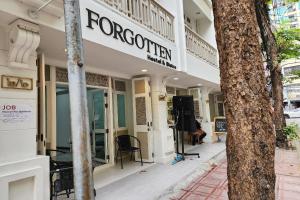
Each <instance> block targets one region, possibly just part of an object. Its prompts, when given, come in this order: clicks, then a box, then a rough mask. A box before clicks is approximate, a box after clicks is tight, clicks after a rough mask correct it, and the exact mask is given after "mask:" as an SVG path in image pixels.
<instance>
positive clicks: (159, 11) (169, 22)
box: [99, 0, 174, 42]
mask: <svg viewBox="0 0 300 200" xmlns="http://www.w3.org/2000/svg"><path fill="white" fill-rule="evenodd" d="M99 1H102V2H105V3H106V4H107V5H109V6H110V7H112V8H113V9H115V10H118V11H119V12H121V13H123V14H125V15H126V16H128V17H130V18H132V19H133V20H135V21H137V22H138V23H140V24H142V25H144V26H146V27H147V28H148V29H150V30H152V31H154V32H156V33H158V34H159V35H161V36H163V37H164V38H166V39H168V40H170V41H172V42H173V41H174V26H173V24H174V16H173V15H172V14H171V13H169V12H168V11H167V10H165V9H164V8H163V7H162V6H160V5H159V4H158V3H157V2H155V1H154V0H99Z"/></svg>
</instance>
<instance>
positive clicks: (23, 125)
mask: <svg viewBox="0 0 300 200" xmlns="http://www.w3.org/2000/svg"><path fill="white" fill-rule="evenodd" d="M46 2H47V1H44V0H26V1H25V0H2V1H0V75H1V88H0V106H1V113H0V190H1V193H0V199H14V200H15V199H36V200H40V199H49V157H48V156H46V150H47V149H52V150H54V149H61V150H67V151H71V149H72V148H71V147H72V140H71V131H70V115H69V112H70V111H69V91H68V78H67V69H66V49H65V34H64V16H63V13H64V12H63V3H62V1H60V0H53V1H51V2H50V3H49V4H47V5H46ZM43 5H45V7H43V8H42V9H40V10H39V11H37V9H38V8H40V7H42V6H43ZM211 6H212V5H211V2H210V1H209V0H191V1H183V0H175V1H172V3H170V2H169V1H166V0H80V8H81V14H80V15H81V26H82V36H83V41H84V55H85V62H84V65H85V69H86V79H87V98H88V99H87V101H88V109H89V124H90V129H91V133H90V135H91V140H92V141H93V142H92V154H93V155H94V157H95V158H96V159H97V160H98V161H99V162H101V163H102V165H101V166H99V167H98V168H97V170H105V169H106V168H109V167H112V166H114V165H115V143H114V138H115V137H116V136H118V135H122V134H129V135H133V136H136V137H137V138H139V139H140V141H141V143H142V154H143V158H144V160H145V161H147V162H156V163H166V162H169V161H170V160H172V159H173V158H174V155H175V150H174V138H173V130H172V129H171V128H170V125H171V124H172V122H173V119H172V113H171V110H172V96H174V95H193V97H194V108H195V115H196V118H197V119H198V120H199V121H201V124H202V128H203V129H204V130H205V131H206V132H207V133H208V136H207V137H206V138H205V140H206V141H207V142H210V141H211V138H212V131H213V127H212V120H213V118H214V116H220V115H221V116H224V106H223V100H222V95H220V88H219V87H220V86H219V84H220V78H219V68H218V53H217V49H216V41H215V32H214V24H213V14H212V7H211ZM95 180H97V178H95ZM95 187H96V189H97V183H96V182H95Z"/></svg>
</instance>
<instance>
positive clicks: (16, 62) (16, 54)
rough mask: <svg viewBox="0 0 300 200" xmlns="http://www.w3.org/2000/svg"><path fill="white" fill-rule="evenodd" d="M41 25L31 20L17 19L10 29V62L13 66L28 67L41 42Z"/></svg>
mask: <svg viewBox="0 0 300 200" xmlns="http://www.w3.org/2000/svg"><path fill="white" fill-rule="evenodd" d="M39 31H40V29H39V26H38V25H37V24H33V23H31V22H28V21H25V20H22V19H17V20H16V21H14V22H13V23H12V24H11V25H10V29H9V36H8V37H9V56H8V63H9V66H12V67H20V68H28V67H29V63H30V60H29V57H30V56H31V55H35V54H36V52H35V51H36V49H37V47H38V46H39V44H40V34H39Z"/></svg>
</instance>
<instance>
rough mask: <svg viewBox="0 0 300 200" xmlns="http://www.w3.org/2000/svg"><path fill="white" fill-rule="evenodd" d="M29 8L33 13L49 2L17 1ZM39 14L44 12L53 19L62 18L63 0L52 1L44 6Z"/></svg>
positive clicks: (43, 0) (38, 0)
mask: <svg viewBox="0 0 300 200" xmlns="http://www.w3.org/2000/svg"><path fill="white" fill-rule="evenodd" d="M17 1H19V2H21V3H23V4H25V5H27V6H29V7H31V8H30V10H32V11H35V10H36V9H38V8H40V7H41V6H43V5H45V4H46V3H47V2H49V0H17ZM40 12H46V13H47V14H49V15H53V16H55V17H58V18H60V17H63V16H64V6H63V0H52V1H50V3H49V4H48V5H47V6H45V7H44V8H43V9H42V10H41V11H40Z"/></svg>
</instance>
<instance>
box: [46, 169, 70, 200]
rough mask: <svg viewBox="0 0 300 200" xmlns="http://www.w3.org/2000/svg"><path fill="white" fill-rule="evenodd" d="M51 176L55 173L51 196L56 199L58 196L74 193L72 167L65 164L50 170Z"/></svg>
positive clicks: (68, 195)
mask: <svg viewBox="0 0 300 200" xmlns="http://www.w3.org/2000/svg"><path fill="white" fill-rule="evenodd" d="M50 173H51V175H52V177H53V175H56V179H55V180H54V182H53V185H52V191H51V198H54V199H57V197H58V196H61V195H67V198H69V197H70V194H72V193H74V180H73V167H72V166H71V167H68V166H67V165H66V166H64V167H61V168H60V169H56V170H54V171H51V172H50Z"/></svg>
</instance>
